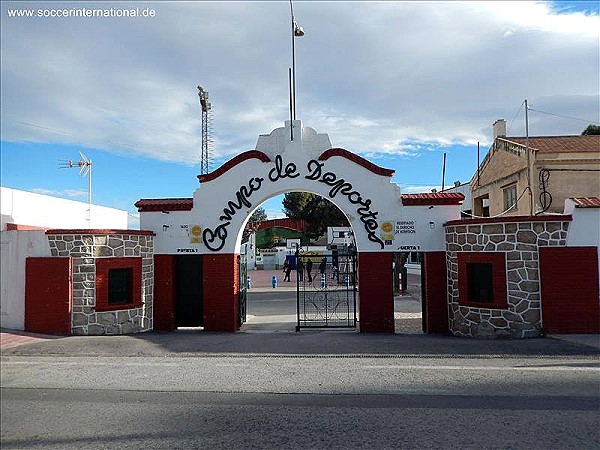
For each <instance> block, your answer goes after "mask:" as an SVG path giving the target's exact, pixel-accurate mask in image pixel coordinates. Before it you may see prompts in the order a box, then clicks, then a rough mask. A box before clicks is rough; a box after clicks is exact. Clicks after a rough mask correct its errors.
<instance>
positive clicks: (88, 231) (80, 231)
mask: <svg viewBox="0 0 600 450" xmlns="http://www.w3.org/2000/svg"><path fill="white" fill-rule="evenodd" d="M45 234H129V235H133V236H154V231H149V230H96V229H87V228H85V229H74V230H69V229H62V230H48V231H46V233H45Z"/></svg>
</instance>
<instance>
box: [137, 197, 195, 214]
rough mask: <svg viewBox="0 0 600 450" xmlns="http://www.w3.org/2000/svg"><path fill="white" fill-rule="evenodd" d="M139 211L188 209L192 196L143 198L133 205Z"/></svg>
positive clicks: (189, 208) (191, 204)
mask: <svg viewBox="0 0 600 450" xmlns="http://www.w3.org/2000/svg"><path fill="white" fill-rule="evenodd" d="M134 206H135V207H136V208H137V209H138V211H139V212H145V211H190V210H191V209H192V206H194V199H192V198H143V199H141V200H138V201H137V202H135V205H134Z"/></svg>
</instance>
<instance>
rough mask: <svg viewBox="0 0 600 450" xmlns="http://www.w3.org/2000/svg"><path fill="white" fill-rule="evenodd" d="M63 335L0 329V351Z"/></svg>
mask: <svg viewBox="0 0 600 450" xmlns="http://www.w3.org/2000/svg"><path fill="white" fill-rule="evenodd" d="M61 337H63V336H52V335H48V334H36V333H28V332H26V331H18V330H8V329H5V328H2V329H0V351H1V350H4V349H8V348H13V347H18V346H19V345H26V344H32V343H35V342H44V341H47V340H49V339H59V338H61Z"/></svg>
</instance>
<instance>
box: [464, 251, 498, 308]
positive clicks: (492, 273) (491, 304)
mask: <svg viewBox="0 0 600 450" xmlns="http://www.w3.org/2000/svg"><path fill="white" fill-rule="evenodd" d="M458 293H459V296H458V303H459V304H460V305H462V306H471V307H475V308H494V309H506V308H508V301H507V287H506V254H505V253H502V252H460V253H458Z"/></svg>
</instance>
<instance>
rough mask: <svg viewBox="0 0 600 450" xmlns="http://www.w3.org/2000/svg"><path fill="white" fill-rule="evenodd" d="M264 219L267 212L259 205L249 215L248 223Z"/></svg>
mask: <svg viewBox="0 0 600 450" xmlns="http://www.w3.org/2000/svg"><path fill="white" fill-rule="evenodd" d="M265 220H267V212H266V211H265V208H263V207H262V206H259V207H258V208H256V209H255V210H254V212H253V213H252V215H251V216H250V219H249V220H248V223H254V222H263V221H265Z"/></svg>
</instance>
